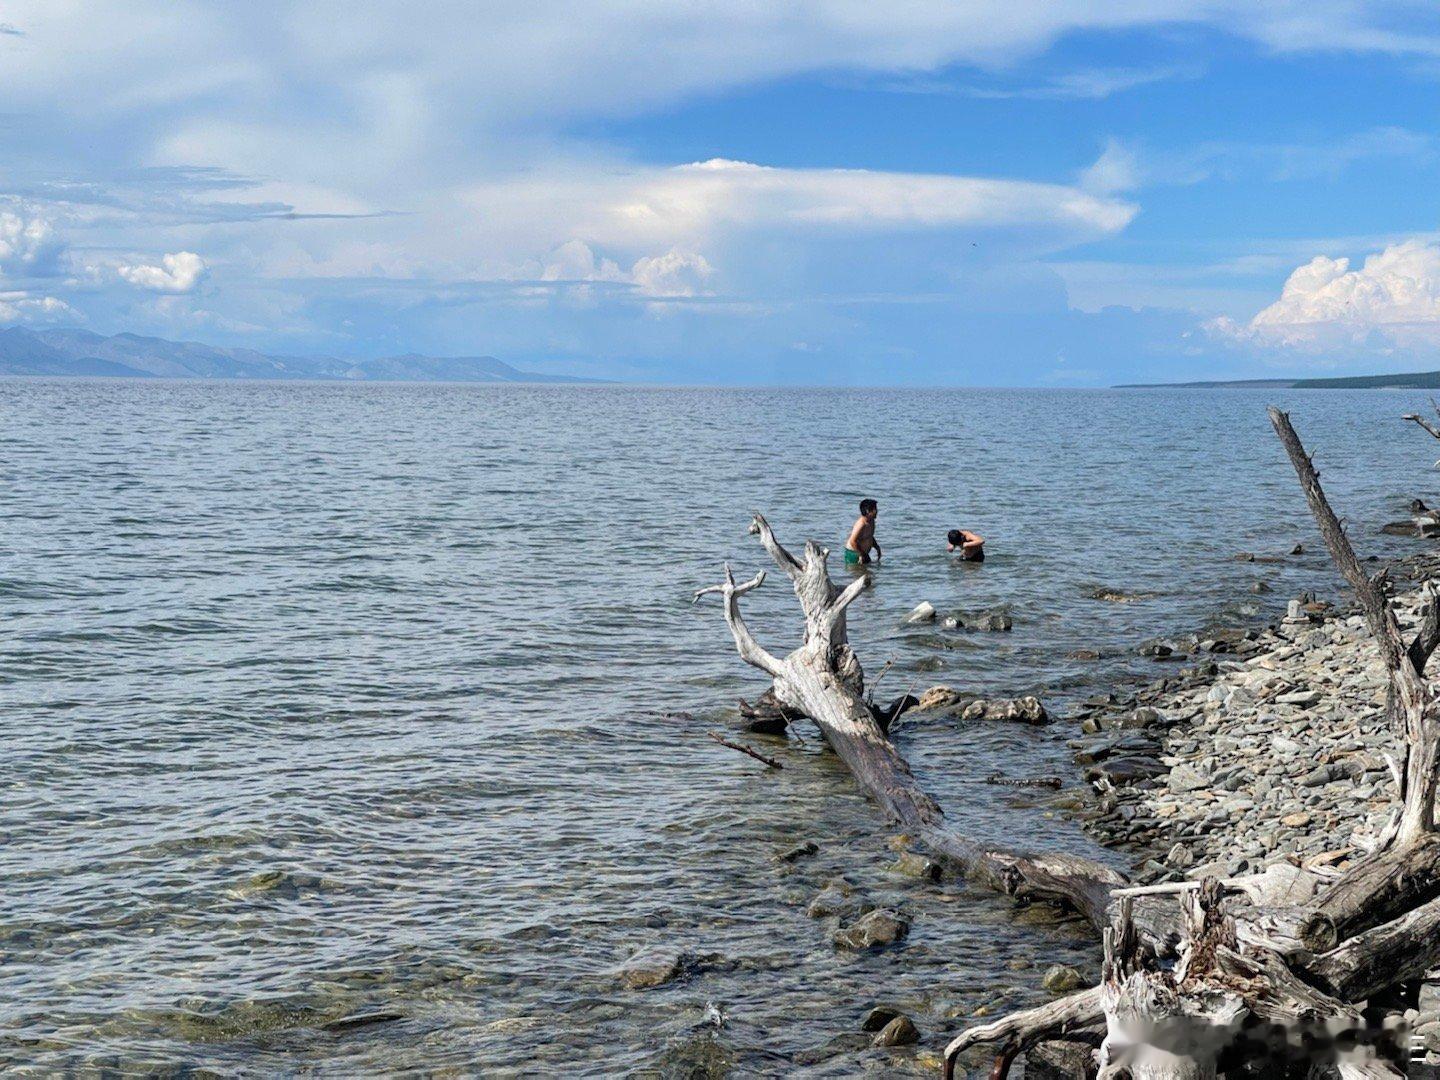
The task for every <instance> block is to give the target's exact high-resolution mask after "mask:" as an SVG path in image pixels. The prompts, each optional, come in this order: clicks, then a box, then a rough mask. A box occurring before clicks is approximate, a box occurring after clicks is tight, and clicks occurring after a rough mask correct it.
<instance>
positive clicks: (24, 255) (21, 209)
mask: <svg viewBox="0 0 1440 1080" xmlns="http://www.w3.org/2000/svg"><path fill="white" fill-rule="evenodd" d="M61 248H62V245H61V243H60V240H59V238H58V237H57V236H56V235H55V230H54V229H53V228H52V227H51V224H50V222H49V221H48V220H46V219H45V218H44V217H42V216H41V214H40V213H39V211H37V210H35V209H34V208H33V207H29V206H27V205H25V204H24V203H19V202H17V203H16V204H15V209H14V210H0V273H3V274H9V275H11V276H16V277H22V276H26V275H30V274H36V273H44V272H47V271H48V270H49V269H50V268H51V267H52V265H53V261H54V258H55V257H56V256H57V255H58V254H59V253H60V250H61Z"/></svg>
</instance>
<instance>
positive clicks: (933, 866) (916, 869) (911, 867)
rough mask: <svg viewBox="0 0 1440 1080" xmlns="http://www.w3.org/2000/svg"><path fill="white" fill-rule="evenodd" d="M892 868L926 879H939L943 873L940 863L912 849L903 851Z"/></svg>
mask: <svg viewBox="0 0 1440 1080" xmlns="http://www.w3.org/2000/svg"><path fill="white" fill-rule="evenodd" d="M890 869H891V870H893V871H894V872H895V873H897V874H902V875H904V876H905V877H912V878H920V879H922V880H924V881H939V880H940V874H941V868H940V864H939V863H937V862H935V861H933V860H931V859H927V858H925V856H923V855H916V854H914V853H913V852H910V851H905V852H901V854H900V858H898V859H896V860H895V862H894V863H892V864H891V866H890Z"/></svg>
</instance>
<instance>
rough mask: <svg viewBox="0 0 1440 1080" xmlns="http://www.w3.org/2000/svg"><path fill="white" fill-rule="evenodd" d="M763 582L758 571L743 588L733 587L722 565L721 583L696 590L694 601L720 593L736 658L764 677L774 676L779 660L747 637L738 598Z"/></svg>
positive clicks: (750, 637) (731, 576) (727, 570)
mask: <svg viewBox="0 0 1440 1080" xmlns="http://www.w3.org/2000/svg"><path fill="white" fill-rule="evenodd" d="M764 582H765V571H764V570H761V571H760V572H759V573H758V574H756V575H755V576H754V577H753V578H751V579H750V580H749V581H747V582H745V583H744V584H743V585H736V584H735V575H734V574H733V573H732V572H731V570H730V564H729V563H726V564H725V581H724V583H723V584H720V585H711V586H709V587H708V588H704V589H699V590H697V591H696V593H695V600H699V599H700V597H702V596H705V595H707V594H709V593H714V592H718V593H720V594H721V595H722V596H723V597H724V599H725V625H727V626H728V627H730V633H731V635H732V636H733V637H734V638H735V648H736V649H738V650H739V652H740V659H741V660H744V661H745V662H746V663H747V664H749V665H751V666H752V667H757V668H759V669H760V670H761V671H763V672H765V673H766V674H767V675H778V674H779V673H780V669H781V664H780V661H779V660H777V659H776V658H775V657H773V656H771V655H770V654H769V653H768V652H766V651H765V650H764V649H763V648H761V646H760V643H759V642H757V641H756V640H755V638H754V636H753V635H751V633H750V628H749V627H748V626H746V625H745V620H744V619H743V618H742V617H741V615H740V603H739V600H740V597H742V596H744V595H745V594H746V593H747V592H749V591H750V590H751V589H758V588H759V587H760V586H761V585H762V584H764ZM691 603H694V601H691Z"/></svg>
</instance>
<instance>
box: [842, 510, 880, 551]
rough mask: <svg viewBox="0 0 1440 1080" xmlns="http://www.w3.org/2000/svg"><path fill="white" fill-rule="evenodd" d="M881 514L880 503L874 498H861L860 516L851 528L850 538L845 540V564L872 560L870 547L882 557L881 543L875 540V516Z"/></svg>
mask: <svg viewBox="0 0 1440 1080" xmlns="http://www.w3.org/2000/svg"><path fill="white" fill-rule="evenodd" d="M879 514H880V504H879V503H877V502H876V501H875V500H874V499H861V500H860V516H859V517H858V518H856V519H855V525H854V527H853V528H851V530H850V539H848V540H846V541H845V565H846V566H855V565H857V564H859V563H868V562H869V561H870V549H871V548H874V549H875V558H876V559H879V558H880V557H881V551H880V545H879V544H877V543H876V542H875V518H876V517H877V516H879Z"/></svg>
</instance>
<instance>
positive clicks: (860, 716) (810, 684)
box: [695, 514, 1125, 926]
mask: <svg viewBox="0 0 1440 1080" xmlns="http://www.w3.org/2000/svg"><path fill="white" fill-rule="evenodd" d="M750 531H751V532H752V533H753V534H755V535H757V536H759V537H760V542H761V543H762V544H763V545H764V546H765V549H766V551H768V552H769V553H770V556H771V558H773V559H774V561H775V563H776V565H777V566H779V568H780V569H781V570H782V571H783V572H784V573H785V574H787V575H788V576H789V578H790V580H791V582H792V583H793V584H794V587H795V596H796V598H797V599H798V600H799V601H800V607H801V610H802V611H803V612H804V615H805V637H804V643H803V644H802V645H801V646H800V647H799V648H798V649H796V650H795V651H794V652H792V653H790V654H789V655H788V656H786V657H784V658H783V659H781V658H779V657H776V656H774V655H772V654H771V653H769V652H767V651H766V650H765V649H764V648H762V647H761V646H760V644H759V643H758V642H756V640H755V638H754V637H753V636H752V635H751V633H750V630H749V628H748V627H747V626H746V625H745V620H744V618H743V617H742V616H741V614H740V605H739V599H740V597H741V596H743V595H744V594H745V593H747V592H749V591H750V590H751V589H755V588H758V587H759V586H760V584H761V583H762V582H763V581H764V580H765V574H764V573H763V572H761V573H759V574H757V575H756V576H755V577H754V578H752V579H751V580H749V581H747V582H744V583H742V584H736V583H735V579H734V575H733V574H732V573H731V571H730V568H729V567H728V566H727V567H726V568H725V581H724V583H723V584H721V585H712V586H711V587H709V588H707V589H701V590H700V591H699V592H697V593H696V594H695V595H696V598H697V599H698V598H699V597H701V596H704V595H706V594H707V593H719V594H720V595H721V596H722V598H723V600H724V605H725V621H726V624H727V625H728V626H729V627H730V633H731V635H732V636H733V637H734V639H735V646H736V648H737V649H738V650H739V653H740V658H741V659H742V660H744V661H745V662H746V663H748V664H750V665H752V666H753V667H757V668H759V669H760V670H761V671H763V672H765V673H766V674H767V675H769V676H770V677H771V679H772V680H773V693H774V695H775V698H776V699H777V700H778V701H779V702H780V703H781V704H782V705H784V706H785V707H787V708H790V709H794V710H795V711H796V712H800V713H803V714H804V715H805V716H808V717H809V718H810V719H811V720H813V721H814V722H815V724H816V726H818V727H819V728H820V730H821V732H822V733H823V734H824V736H825V739H826V741H827V742H829V744H830V746H831V748H832V749H834V751H835V753H836V754H837V755H838V756H839V757H840V759H841V760H842V761H844V762H845V765H846V766H847V767H848V768H849V769H850V771H851V773H853V774H854V776H855V778H856V780H858V781H859V782H860V785H861V786H862V787H863V788H865V790H866V791H867V792H868V793H869V794H870V795H871V797H872V798H874V799H875V801H876V802H878V803H879V804H880V806H881V808H882V809H883V810H884V811H885V815H886V817H887V818H888V819H889V820H890V821H891V822H892V823H894V824H896V825H898V826H900V827H901V828H903V829H905V830H906V831H907V832H910V833H911V834H912V835H913V836H914V837H915V839H916V841H917V843H919V844H920V845H921V846H922V847H924V848H926V849H928V850H929V851H930V852H931V853H932V854H934V855H935V856H936V857H937V858H940V859H942V860H944V861H946V862H948V863H950V864H951V865H953V866H954V867H956V868H957V869H958V870H959V871H960V872H961V873H963V874H964V875H966V876H968V877H970V878H972V879H975V880H979V881H981V882H984V883H985V884H987V885H990V886H992V887H994V888H997V889H999V890H1000V891H1002V892H1005V893H1008V894H1010V895H1016V896H1025V897H1030V898H1034V899H1043V900H1052V901H1057V902H1060V903H1064V904H1067V905H1069V906H1071V907H1074V908H1076V909H1077V910H1078V911H1080V912H1081V913H1082V914H1083V915H1085V916H1086V918H1088V919H1089V920H1090V921H1091V922H1092V923H1094V924H1095V925H1096V926H1103V925H1105V923H1106V921H1107V919H1108V916H1107V914H1106V907H1107V905H1108V903H1109V897H1110V889H1111V888H1112V887H1113V886H1115V885H1121V884H1124V881H1125V879H1124V878H1123V877H1122V876H1121V875H1120V874H1118V873H1117V872H1115V871H1114V870H1111V869H1110V868H1109V867H1107V866H1104V865H1102V864H1100V863H1097V862H1094V861H1093V860H1090V859H1084V858H1080V857H1078V856H1074V855H1064V854H1048V855H1035V856H1031V855H1024V854H1020V853H1017V852H1012V851H1005V850H1001V849H997V848H990V847H987V846H985V845H982V844H978V843H976V842H975V841H974V840H971V839H969V838H968V837H965V836H962V835H960V834H958V833H956V832H954V831H952V830H951V829H950V828H949V827H948V826H947V824H946V822H945V817H944V814H943V813H942V812H941V810H940V807H939V806H938V805H937V804H936V802H935V800H934V799H932V798H931V797H930V796H929V795H927V794H926V793H925V792H924V791H923V790H921V788H920V786H919V784H917V783H916V781H915V778H914V776H913V775H912V774H911V772H910V766H909V764H908V763H907V762H906V761H905V759H904V758H903V757H901V756H900V753H899V752H898V751H897V750H896V749H895V746H894V744H893V743H891V742H890V740H889V739H888V738H887V737H886V735H885V732H883V731H881V729H880V726H879V724H878V723H877V722H876V720H875V716H874V714H873V713H872V712H871V710H870V707H869V706H868V705H867V704H866V703H865V701H864V699H863V698H862V697H861V696H860V695H861V692H862V689H863V679H862V676H861V670H860V663H859V661H858V660H857V659H856V657H855V653H854V650H852V649H851V648H850V645H849V643H848V640H847V639H846V636H845V612H846V609H848V608H849V606H850V605H851V604H852V603H854V602H855V600H856V599H857V598H858V597H859V596H860V595H861V594H862V593H863V592H864V591H865V590H866V589H867V588H868V587H869V584H870V579H869V577H868V575H867V576H861V577H857V578H856V579H855V580H854V581H853V582H851V583H850V584H849V585H847V586H846V587H845V588H844V589H843V590H837V589H836V588H835V586H834V585H833V584H832V583H831V581H830V574H829V571H828V569H827V568H826V560H827V559H828V557H829V554H830V553H829V552H828V551H827V550H825V549H824V548H822V547H821V546H820V545H819V544H816V543H815V542H814V541H813V540H812V541H807V542H806V544H805V559H804V561H803V562H802V561H801V560H799V559H797V558H795V557H794V556H793V555H791V554H790V552H788V551H787V550H785V548H784V547H782V546H781V545H780V543H779V542H778V541H777V540H776V539H775V534H774V533H773V532H772V531H771V529H770V525H769V523H768V522H766V520H765V519H764V518H763V517H761V516H760V515H759V514H756V515H755V520H754V521H753V523H752V524H751V526H750Z"/></svg>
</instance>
